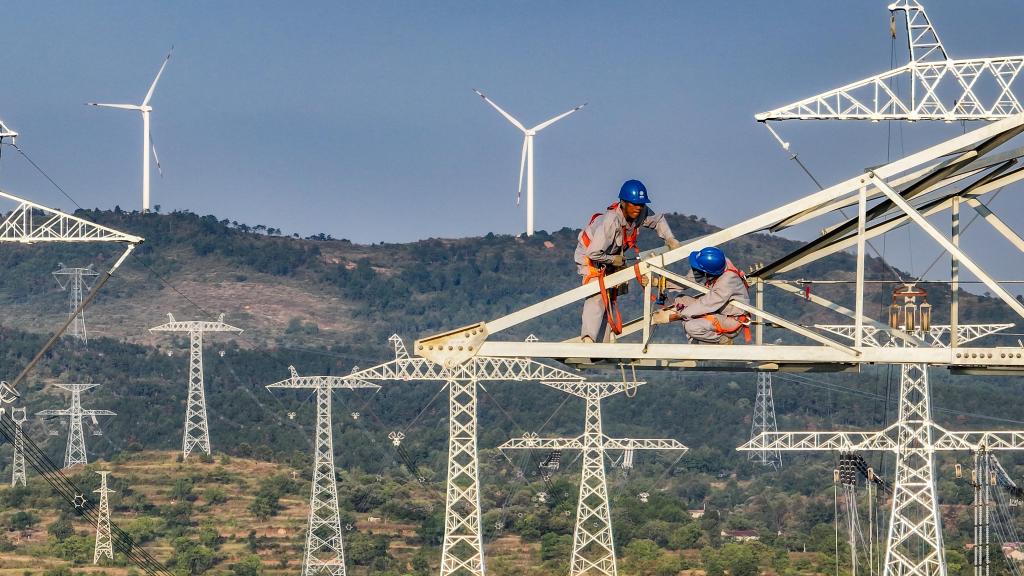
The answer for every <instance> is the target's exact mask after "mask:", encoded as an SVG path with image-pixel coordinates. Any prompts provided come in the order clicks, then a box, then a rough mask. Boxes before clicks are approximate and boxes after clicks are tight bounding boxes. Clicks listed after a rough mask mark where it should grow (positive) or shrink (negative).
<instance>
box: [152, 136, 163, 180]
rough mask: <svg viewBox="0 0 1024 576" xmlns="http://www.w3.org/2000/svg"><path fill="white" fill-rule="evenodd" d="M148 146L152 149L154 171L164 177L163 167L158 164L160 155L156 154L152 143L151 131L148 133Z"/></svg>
mask: <svg viewBox="0 0 1024 576" xmlns="http://www.w3.org/2000/svg"><path fill="white" fill-rule="evenodd" d="M149 147H150V148H151V149H152V150H153V161H154V162H156V172H157V174H159V175H160V177H161V178H163V177H164V169H163V167H161V166H160V157H159V156H157V155H156V144H154V143H153V133H152V132H150V134H149Z"/></svg>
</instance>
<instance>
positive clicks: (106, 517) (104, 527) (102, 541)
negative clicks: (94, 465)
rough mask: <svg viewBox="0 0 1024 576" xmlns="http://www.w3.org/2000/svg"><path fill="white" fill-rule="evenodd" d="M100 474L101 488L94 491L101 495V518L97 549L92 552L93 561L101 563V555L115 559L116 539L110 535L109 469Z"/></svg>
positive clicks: (99, 519) (97, 535)
mask: <svg viewBox="0 0 1024 576" xmlns="http://www.w3.org/2000/svg"><path fill="white" fill-rule="evenodd" d="M97 474H99V475H100V478H101V480H100V489H99V490H94V492H97V493H99V495H100V511H99V518H98V519H97V520H96V550H95V551H94V552H93V553H92V563H93V564H99V563H100V557H101V556H105V557H106V558H107V559H109V560H113V559H114V540H113V538H111V537H110V501H109V499H108V498H107V495H108V494H110V493H111V492H113V490H111V489H109V488H107V474H110V471H109V470H101V471H99V472H97Z"/></svg>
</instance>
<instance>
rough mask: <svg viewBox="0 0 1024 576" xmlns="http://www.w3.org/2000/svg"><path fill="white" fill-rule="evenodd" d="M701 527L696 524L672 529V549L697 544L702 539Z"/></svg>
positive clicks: (692, 546)
mask: <svg viewBox="0 0 1024 576" xmlns="http://www.w3.org/2000/svg"><path fill="white" fill-rule="evenodd" d="M700 535H701V531H700V527H699V526H697V525H696V524H687V525H685V526H680V527H679V528H676V529H675V530H673V531H672V534H670V535H669V537H668V547H669V548H670V549H672V550H686V549H689V548H694V547H696V546H697V541H698V540H700Z"/></svg>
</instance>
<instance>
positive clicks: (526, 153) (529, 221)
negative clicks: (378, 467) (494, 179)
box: [473, 88, 587, 236]
mask: <svg viewBox="0 0 1024 576" xmlns="http://www.w3.org/2000/svg"><path fill="white" fill-rule="evenodd" d="M473 92H476V93H477V95H478V96H480V97H481V98H483V99H484V102H487V103H488V104H490V105H491V106H493V107H494V109H495V110H497V111H498V113H499V114H501V115H502V116H504V117H505V119H506V120H508V121H509V122H511V123H512V125H513V126H515V127H516V128H519V129H520V130H522V131H523V152H522V156H521V158H520V161H519V188H517V189H516V206H518V205H519V198H520V196H521V195H522V193H523V169H524V168H525V169H526V235H527V236H533V137H534V136H536V135H537V132H540V131H541V130H543V129H545V128H547V127H548V126H551V125H552V124H554V123H555V122H558V121H559V120H561V119H562V118H565V117H566V116H568V115H569V114H572V113H573V112H576V111H577V110H582V109H583V107H584V106H586V105H587V104H586V102H584V103H583V104H580V105H579V106H577V107H575V108H573V109H572V110H569V111H568V112H563V113H562V114H559V115H558V116H555V117H554V118H551V119H550V120H546V121H544V122H541V123H540V124H537V125H536V126H534V127H533V128H527V127H525V126H523V124H522V123H521V122H519V120H516V119H515V118H513V117H512V115H511V114H509V113H508V112H505V111H504V110H502V109H501V107H500V106H498V105H497V104H495V103H494V101H493V100H491V99H490V98H488V97H487V96H485V95H484V93H483V92H481V91H479V90H477V89H475V88H474V89H473Z"/></svg>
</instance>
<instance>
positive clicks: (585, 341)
mask: <svg viewBox="0 0 1024 576" xmlns="http://www.w3.org/2000/svg"><path fill="white" fill-rule="evenodd" d="M580 342H581V343H583V344H593V343H594V339H593V338H591V337H590V336H580ZM565 363H566V364H569V365H577V366H578V365H580V364H590V363H591V359H590V358H575V357H574V358H566V359H565Z"/></svg>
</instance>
